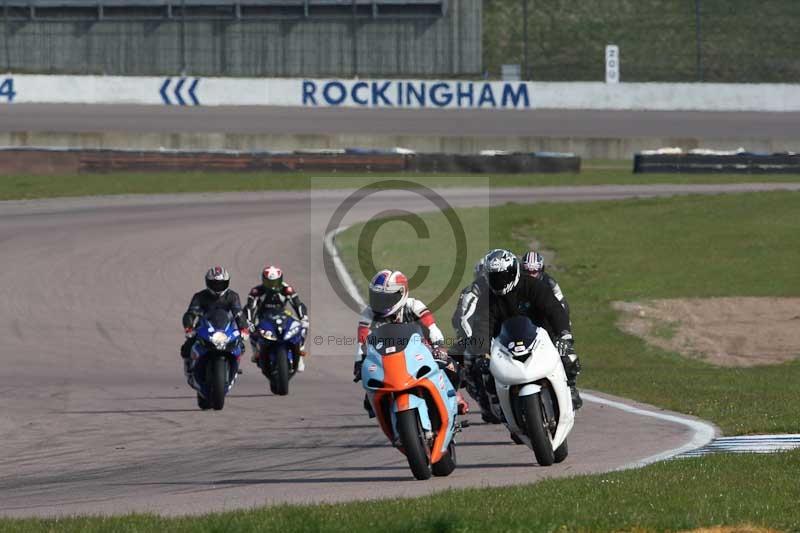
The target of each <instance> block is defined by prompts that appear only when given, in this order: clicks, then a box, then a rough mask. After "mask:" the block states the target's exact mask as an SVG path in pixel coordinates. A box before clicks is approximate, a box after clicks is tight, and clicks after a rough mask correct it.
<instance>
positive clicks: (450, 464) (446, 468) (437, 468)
mask: <svg viewBox="0 0 800 533" xmlns="http://www.w3.org/2000/svg"><path fill="white" fill-rule="evenodd" d="M456 464H457V462H456V443H455V442H453V441H452V440H451V441H450V444H449V445H448V446H447V453H446V454H445V455H444V456H443V457H442V458H441V459H439V462H438V463H434V464H433V466H431V470H432V471H433V475H434V476H437V477H445V476H449V475H450V474H452V473H453V470H455V469H456Z"/></svg>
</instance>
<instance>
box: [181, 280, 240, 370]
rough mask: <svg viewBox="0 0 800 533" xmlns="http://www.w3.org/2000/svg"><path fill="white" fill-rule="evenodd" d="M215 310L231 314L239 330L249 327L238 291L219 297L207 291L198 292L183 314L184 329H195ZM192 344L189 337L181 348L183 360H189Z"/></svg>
mask: <svg viewBox="0 0 800 533" xmlns="http://www.w3.org/2000/svg"><path fill="white" fill-rule="evenodd" d="M214 309H224V310H225V311H228V312H230V313H231V314H232V315H233V317H234V318H235V319H236V325H237V326H239V329H244V328H246V327H247V322H246V321H245V319H244V317H243V316H242V304H241V301H240V300H239V295H238V294H237V293H236V291H233V290H231V289H228V290H227V291H225V292H224V293H222V295H221V296H217V294H216V293H214V292H211V291H210V290H208V289H205V290H202V291H200V292H196V293H195V294H194V296H192V301H191V302H190V303H189V308H188V309H187V310H186V312H185V313H184V314H183V327H184V329H187V328H192V329H194V328H195V326H197V321H198V320H200V318H201V317H202V316H203V315H205V314H206V313H208V312H209V311H212V310H214ZM192 344H194V338H193V337H189V338H187V339H186V341H185V342H184V343H183V346H181V357H182V358H183V359H188V358H189V351H190V350H191V349H192Z"/></svg>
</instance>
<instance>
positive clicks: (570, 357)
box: [476, 249, 583, 409]
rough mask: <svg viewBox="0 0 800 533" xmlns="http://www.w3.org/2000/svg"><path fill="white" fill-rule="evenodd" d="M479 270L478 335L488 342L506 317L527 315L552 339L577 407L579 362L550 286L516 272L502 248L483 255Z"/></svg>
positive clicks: (512, 258)
mask: <svg viewBox="0 0 800 533" xmlns="http://www.w3.org/2000/svg"><path fill="white" fill-rule="evenodd" d="M483 273H484V278H485V280H486V284H487V286H488V288H489V290H488V291H485V293H483V294H481V296H480V299H479V301H478V304H477V305H478V307H479V308H482V307H483V306H486V307H485V308H483V309H482V311H483V312H485V313H486V316H487V317H488V320H485V321H482V322H479V323H478V324H477V326H478V330H479V332H478V333H477V334H476V336H477V337H478V339H480V340H481V341H482V342H489V341H490V340H491V339H492V338H494V337H496V336H497V335H498V334H499V333H500V328H501V326H502V325H503V322H504V321H505V320H506V319H507V318H511V317H513V316H516V315H526V316H528V317H529V318H530V319H531V320H532V321H533V322H534V324H537V325H538V326H540V327H542V328H544V329H545V330H546V331H547V333H548V334H549V335H550V338H551V339H552V340H553V344H555V347H556V349H557V350H558V353H559V355H560V356H561V362H562V364H563V365H564V370H565V372H566V375H567V385H569V388H570V391H571V394H572V404H573V407H574V408H575V409H580V407H581V406H582V405H583V400H581V397H580V393H579V392H578V388H577V386H576V380H577V377H578V374H579V373H580V370H581V364H580V360H579V359H578V355H577V354H576V353H575V348H574V340H573V337H572V330H571V328H570V323H569V318H568V316H567V312H566V311H565V310H564V307H562V306H561V304H560V303H559V302H558V300H557V299H556V297H555V295H554V294H553V291H552V290H551V289H550V286H549V285H547V283H546V282H544V281H542V280H540V279H537V278H533V277H528V276H520V266H519V261H518V260H517V256H515V255H514V254H513V253H511V252H510V251H508V250H503V249H495V250H492V251H491V252H489V253H488V254H487V255H486V258H485V265H484V269H483Z"/></svg>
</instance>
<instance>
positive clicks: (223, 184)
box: [0, 162, 800, 200]
mask: <svg viewBox="0 0 800 533" xmlns="http://www.w3.org/2000/svg"><path fill="white" fill-rule="evenodd" d="M623 165H624V167H623V168H619V167H618V166H616V164H610V163H609V162H599V163H598V164H596V165H594V164H593V163H592V162H587V164H586V165H585V169H584V171H583V172H581V173H579V174H522V175H498V176H493V177H491V178H489V180H490V184H491V186H493V187H540V186H556V185H606V184H617V185H626V184H647V183H680V184H685V183H706V184H707V183H748V182H798V181H800V175H740V174H730V175H729V174H719V175H717V174H703V175H696V174H644V175H643V174H633V173H632V172H631V164H630V162H623ZM381 176H382V177H383V176H385V177H404V176H407V177H410V178H413V179H415V180H424V182H425V184H426V185H430V186H434V187H445V186H452V187H457V186H469V185H470V184H471V183H473V182H474V177H469V176H466V177H465V176H463V175H433V176H420V175H417V174H381ZM320 177H322V178H324V177H326V175H325V174H317V173H315V174H305V173H294V174H273V173H213V172H204V173H193V172H189V173H142V174H131V173H114V174H75V175H64V176H26V175H19V176H0V200H21V199H32V198H48V197H64V196H97V195H110V194H163V193H183V192H223V191H261V190H304V189H308V188H309V187H311V186H312V184H313V186H314V187H319V188H323V187H330V188H350V187H359V186H361V185H364V184H367V183H371V182H374V181H375V179H376V176H375V175H362V176H360V177H359V176H352V177H346V176H345V177H343V176H342V174H331V175H327V177H330V178H331V179H330V182H326V181H325V180H324V179H319V178H320Z"/></svg>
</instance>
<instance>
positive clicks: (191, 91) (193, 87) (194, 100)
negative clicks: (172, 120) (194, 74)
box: [189, 78, 200, 105]
mask: <svg viewBox="0 0 800 533" xmlns="http://www.w3.org/2000/svg"><path fill="white" fill-rule="evenodd" d="M198 83H200V78H195V79H194V81H193V82H192V84H191V85H190V86H189V97H190V98H191V99H192V103H193V104H194V105H200V102H199V101H198V100H197V95H196V94H194V91H195V90H196V89H197V84H198Z"/></svg>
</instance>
